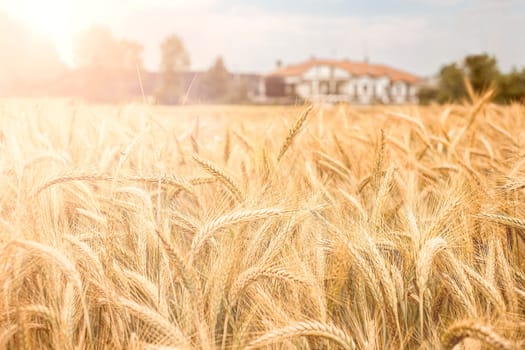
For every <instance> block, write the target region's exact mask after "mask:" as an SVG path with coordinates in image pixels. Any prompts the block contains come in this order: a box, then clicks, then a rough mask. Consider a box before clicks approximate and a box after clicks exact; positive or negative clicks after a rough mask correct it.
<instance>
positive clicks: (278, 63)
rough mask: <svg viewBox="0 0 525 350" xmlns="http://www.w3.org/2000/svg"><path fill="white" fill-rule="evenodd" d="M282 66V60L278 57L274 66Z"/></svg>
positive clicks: (278, 67)
mask: <svg viewBox="0 0 525 350" xmlns="http://www.w3.org/2000/svg"><path fill="white" fill-rule="evenodd" d="M282 67H283V61H281V60H280V59H278V60H277V61H275V68H277V69H280V68H282Z"/></svg>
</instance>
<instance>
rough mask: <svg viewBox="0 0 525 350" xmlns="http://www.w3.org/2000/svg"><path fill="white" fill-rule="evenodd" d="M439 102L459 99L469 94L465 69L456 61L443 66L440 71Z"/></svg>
mask: <svg viewBox="0 0 525 350" xmlns="http://www.w3.org/2000/svg"><path fill="white" fill-rule="evenodd" d="M438 87H439V91H438V93H437V100H438V102H439V103H445V102H453V101H458V100H460V99H462V98H464V97H466V96H467V91H466V89H465V85H464V78H463V71H462V69H461V67H459V66H458V65H457V64H456V63H451V64H448V65H446V66H443V67H442V68H441V70H440V71H439V85H438Z"/></svg>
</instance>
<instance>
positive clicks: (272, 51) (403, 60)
mask: <svg viewBox="0 0 525 350" xmlns="http://www.w3.org/2000/svg"><path fill="white" fill-rule="evenodd" d="M0 11H3V12H6V13H7V14H8V15H10V16H11V17H14V18H16V19H19V20H21V21H23V22H24V23H25V24H26V25H27V26H29V27H30V28H31V29H32V30H34V31H37V32H39V33H40V34H42V35H43V36H45V37H47V38H48V39H49V40H50V41H52V43H53V44H54V45H55V46H56V47H57V49H58V51H59V53H60V55H61V57H62V58H63V59H64V61H66V62H71V57H72V54H71V42H72V38H73V37H74V36H75V34H76V33H78V32H79V31H82V30H85V29H87V28H89V27H90V26H93V25H104V26H107V27H109V28H111V29H112V31H113V33H114V34H115V36H116V37H117V38H122V39H130V40H136V41H139V42H140V43H141V44H143V45H144V63H145V66H146V68H148V69H156V68H157V67H158V65H159V53H160V50H159V47H160V44H161V42H162V40H163V39H164V38H165V37H167V36H168V35H171V34H177V35H179V36H180V37H181V38H182V40H183V41H184V43H185V46H186V48H187V50H188V52H189V55H190V60H191V67H192V68H193V69H206V68H207V67H209V66H210V65H211V64H212V63H213V61H214V60H215V59H216V57H217V56H219V55H221V56H222V57H223V58H224V60H225V63H226V65H227V67H228V69H230V70H231V71H238V72H260V73H267V72H270V71H272V70H273V69H274V68H275V63H276V61H277V60H281V61H282V62H283V63H284V64H285V65H286V64H293V63H297V62H301V61H304V60H306V59H309V58H310V57H317V58H336V59H351V60H358V61H360V60H363V59H365V58H368V59H369V60H370V61H371V62H375V63H383V64H388V65H391V66H393V67H396V68H399V69H403V70H406V71H408V72H411V73H414V74H419V75H422V76H430V75H432V74H435V73H436V72H437V71H438V69H439V67H440V66H441V65H443V64H446V63H449V62H452V61H458V60H461V59H462V58H463V57H464V56H465V55H467V54H473V53H482V52H487V53H489V54H491V55H494V56H496V58H497V59H498V62H499V66H500V68H501V69H502V70H504V71H507V70H510V69H511V68H513V67H518V68H520V69H521V68H522V67H524V66H525V39H524V38H523V33H525V0H375V1H371V0H368V1H367V0H224V1H219V0H78V1H73V0H46V1H42V0H0Z"/></svg>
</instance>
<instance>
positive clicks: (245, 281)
mask: <svg viewBox="0 0 525 350" xmlns="http://www.w3.org/2000/svg"><path fill="white" fill-rule="evenodd" d="M263 277H264V278H275V279H280V280H283V281H289V282H295V283H299V284H307V283H308V282H307V281H306V280H305V279H304V278H301V277H298V276H295V275H294V274H292V273H290V272H289V271H286V270H284V269H282V268H278V267H270V268H257V267H255V268H251V269H248V270H246V271H244V272H243V273H241V274H240V275H239V277H238V278H237V279H236V280H235V282H234V283H233V286H232V287H231V290H230V301H232V302H234V301H235V300H237V298H238V297H239V295H240V294H241V292H242V291H243V290H244V289H246V287H248V285H250V284H251V283H253V282H255V281H257V280H258V279H259V278H263Z"/></svg>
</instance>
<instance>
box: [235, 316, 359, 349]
mask: <svg viewBox="0 0 525 350" xmlns="http://www.w3.org/2000/svg"><path fill="white" fill-rule="evenodd" d="M304 336H314V337H321V338H326V339H329V340H332V341H334V342H336V343H337V344H339V345H340V346H341V347H342V348H343V349H345V350H349V349H354V348H355V343H354V341H353V340H352V338H350V336H348V335H347V334H346V333H345V332H344V331H343V330H341V329H339V328H337V327H336V326H334V325H332V324H328V323H322V322H318V321H305V322H296V323H293V324H291V325H289V326H286V327H284V328H279V329H275V330H272V331H270V332H268V333H266V334H264V335H263V336H261V337H259V338H257V339H255V340H253V341H252V342H250V343H249V344H248V346H246V348H245V349H246V350H252V349H257V348H261V347H263V346H267V345H269V344H273V343H277V342H280V341H283V340H285V339H289V338H295V337H304Z"/></svg>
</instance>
